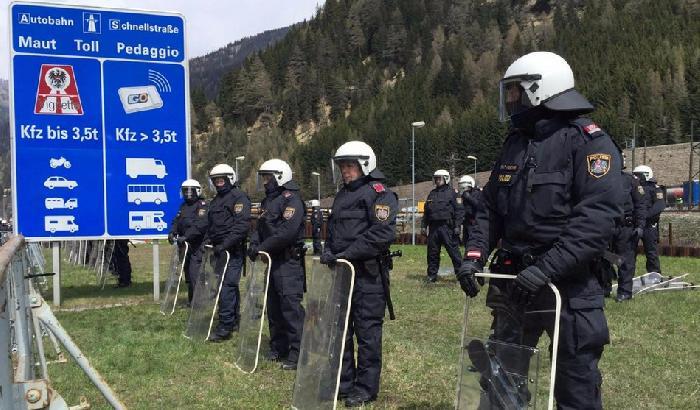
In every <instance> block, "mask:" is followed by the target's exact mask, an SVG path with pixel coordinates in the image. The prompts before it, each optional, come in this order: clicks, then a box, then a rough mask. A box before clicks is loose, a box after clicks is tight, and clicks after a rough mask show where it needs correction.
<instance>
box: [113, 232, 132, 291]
mask: <svg viewBox="0 0 700 410" xmlns="http://www.w3.org/2000/svg"><path fill="white" fill-rule="evenodd" d="M112 266H113V267H114V271H115V273H116V275H117V277H118V280H119V283H117V285H116V286H115V287H117V288H128V287H130V286H131V261H130V260H129V240H128V239H116V240H115V241H114V252H113V253H112Z"/></svg>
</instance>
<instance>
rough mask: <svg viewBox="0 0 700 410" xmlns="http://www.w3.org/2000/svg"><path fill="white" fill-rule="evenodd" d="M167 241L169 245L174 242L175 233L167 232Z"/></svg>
mask: <svg viewBox="0 0 700 410" xmlns="http://www.w3.org/2000/svg"><path fill="white" fill-rule="evenodd" d="M168 243H170V244H171V245H173V244H175V233H173V232H170V233H169V234H168Z"/></svg>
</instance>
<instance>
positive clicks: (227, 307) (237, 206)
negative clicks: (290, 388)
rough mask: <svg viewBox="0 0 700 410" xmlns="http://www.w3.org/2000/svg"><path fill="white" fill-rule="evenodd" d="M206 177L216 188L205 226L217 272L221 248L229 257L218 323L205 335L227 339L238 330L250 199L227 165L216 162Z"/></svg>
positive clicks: (221, 261) (222, 260) (221, 264)
mask: <svg viewBox="0 0 700 410" xmlns="http://www.w3.org/2000/svg"><path fill="white" fill-rule="evenodd" d="M209 179H210V181H211V183H212V185H213V186H214V188H215V189H216V196H215V197H214V199H212V200H211V203H210V204H209V212H208V214H207V215H208V219H209V228H208V230H207V235H206V236H207V240H208V241H210V242H211V245H212V246H213V247H214V256H215V257H216V264H215V270H216V274H217V275H220V274H221V272H222V270H223V267H224V264H225V263H226V258H225V251H228V253H229V255H230V258H229V260H228V265H226V271H225V272H224V273H223V278H220V280H223V284H222V287H221V294H220V295H219V323H218V325H217V326H216V330H215V331H214V332H213V333H212V334H211V335H210V336H209V341H211V342H220V341H222V340H226V339H230V338H231V332H234V331H237V330H238V321H239V318H240V312H239V308H240V291H239V288H238V283H239V281H240V278H241V269H242V267H243V258H244V256H245V241H246V239H247V238H248V230H249V229H250V199H248V195H246V194H245V193H244V192H243V191H241V190H239V189H238V188H237V187H236V185H235V184H236V173H235V172H234V170H233V168H231V166H230V165H226V164H218V165H216V166H214V168H212V169H211V171H210V172H209Z"/></svg>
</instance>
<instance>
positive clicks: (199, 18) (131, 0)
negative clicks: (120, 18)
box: [0, 0, 325, 79]
mask: <svg viewBox="0 0 700 410" xmlns="http://www.w3.org/2000/svg"><path fill="white" fill-rule="evenodd" d="M45 2H49V0H45ZM51 2H52V3H60V4H71V5H90V6H102V7H111V8H132V9H142V10H160V11H176V12H180V13H182V14H184V15H185V19H186V20H187V35H188V38H187V46H188V51H189V57H190V58H191V57H197V56H201V55H203V54H206V53H207V52H209V51H213V50H216V49H218V48H219V47H222V46H224V45H226V44H228V43H230V42H233V41H236V40H239V39H241V38H243V37H247V36H251V35H254V34H257V33H261V32H263V31H265V30H270V29H275V28H279V27H284V26H288V25H290V24H293V23H296V22H300V21H302V20H304V19H307V20H308V19H309V18H311V17H312V16H313V15H314V14H315V12H316V8H317V7H321V6H322V5H323V3H324V2H325V0H109V1H107V0H102V1H100V0H70V1H62V0H53V1H51ZM9 4H10V1H8V0H0V78H5V79H6V78H8V77H9V74H8V73H9V58H10V57H9V53H10V52H9V48H8V47H9V38H8V37H9V33H10V32H9V28H8V26H7V21H8V15H7V14H8V9H9Z"/></svg>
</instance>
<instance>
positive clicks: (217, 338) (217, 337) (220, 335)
mask: <svg viewBox="0 0 700 410" xmlns="http://www.w3.org/2000/svg"><path fill="white" fill-rule="evenodd" d="M230 338H231V331H230V330H224V329H216V330H215V331H214V333H212V334H211V335H209V338H208V339H207V341H209V342H212V343H221V342H223V341H224V340H229V339H230Z"/></svg>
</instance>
